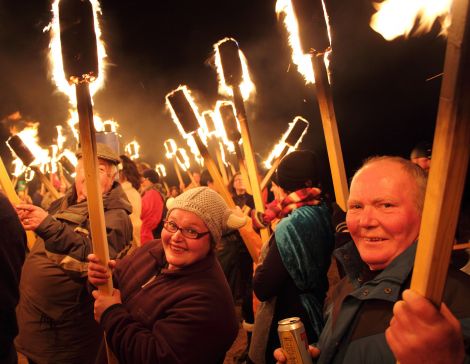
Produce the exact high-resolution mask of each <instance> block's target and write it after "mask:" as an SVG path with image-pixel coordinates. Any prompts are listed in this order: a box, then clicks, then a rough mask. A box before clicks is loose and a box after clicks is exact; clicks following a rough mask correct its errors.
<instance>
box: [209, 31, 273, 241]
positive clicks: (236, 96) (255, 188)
mask: <svg viewBox="0 0 470 364" xmlns="http://www.w3.org/2000/svg"><path fill="white" fill-rule="evenodd" d="M214 48H215V54H216V63H217V64H218V65H219V67H218V73H219V79H220V83H222V84H225V85H226V87H228V88H230V89H231V90H232V93H233V102H234V104H235V110H236V115H237V119H238V122H239V125H240V130H241V135H242V140H243V150H244V153H245V161H246V163H247V167H248V176H249V181H250V184H249V186H251V190H252V192H253V199H254V202H255V207H256V209H257V210H258V211H260V212H263V211H264V203H263V198H262V195H261V189H260V184H259V179H258V178H259V174H258V167H257V165H256V160H255V155H254V152H253V145H252V142H251V136H250V130H249V128H248V122H247V116H246V111H245V105H244V103H243V100H244V97H243V94H242V85H243V83H244V80H246V79H247V78H248V77H247V69H246V66H245V67H244V65H246V63H245V62H242V56H241V51H240V49H239V48H238V43H237V42H236V41H235V40H234V39H231V38H226V39H223V40H222V41H220V42H218V43H217V44H216V45H215V46H214ZM245 99H246V95H245ZM247 186H248V185H247ZM261 238H262V240H263V241H267V240H268V239H269V233H268V231H267V230H266V229H261Z"/></svg>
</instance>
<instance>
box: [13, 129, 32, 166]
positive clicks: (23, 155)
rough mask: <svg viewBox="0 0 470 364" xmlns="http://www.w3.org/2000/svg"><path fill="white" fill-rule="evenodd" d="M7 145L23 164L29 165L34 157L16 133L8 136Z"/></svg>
mask: <svg viewBox="0 0 470 364" xmlns="http://www.w3.org/2000/svg"><path fill="white" fill-rule="evenodd" d="M7 145H8V146H9V147H10V149H11V150H12V151H13V152H14V153H15V154H16V155H17V156H18V158H20V159H21V161H22V162H23V164H24V165H25V166H29V165H30V164H31V163H33V161H34V160H35V159H36V157H35V156H34V155H33V153H31V151H30V150H29V148H28V147H27V146H26V144H24V143H23V141H22V140H21V138H20V137H19V136H18V135H13V136H12V137H10V138H9V139H8V140H7Z"/></svg>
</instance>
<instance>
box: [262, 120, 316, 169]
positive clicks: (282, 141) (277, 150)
mask: <svg viewBox="0 0 470 364" xmlns="http://www.w3.org/2000/svg"><path fill="white" fill-rule="evenodd" d="M299 119H300V120H302V121H304V122H306V123H307V125H308V124H309V123H308V121H307V120H305V119H304V118H303V117H301V116H296V117H295V118H294V121H292V122H291V123H289V127H288V128H287V130H286V131H285V133H284V134H282V137H281V139H280V140H279V142H278V143H277V144H276V145H275V146H274V148H273V149H272V150H271V153H269V156H268V158H266V160H265V161H264V162H263V163H264V165H265V167H266V168H271V167H272V163H273V161H274V160H275V159H276V158H277V157H279V155H280V154H281V152H282V151H283V150H284V147H286V146H288V144H287V143H286V139H287V136H288V135H289V134H290V132H291V130H292V129H293V128H294V125H295V123H296V122H297V120H299ZM307 129H308V128H305V130H304V131H303V133H302V135H301V136H300V138H299V139H298V140H297V142H296V143H295V145H291V146H289V149H288V150H287V154H289V153H291V152H293V151H294V150H296V149H297V147H298V146H299V145H300V143H302V139H303V137H304V135H305V134H306V133H307Z"/></svg>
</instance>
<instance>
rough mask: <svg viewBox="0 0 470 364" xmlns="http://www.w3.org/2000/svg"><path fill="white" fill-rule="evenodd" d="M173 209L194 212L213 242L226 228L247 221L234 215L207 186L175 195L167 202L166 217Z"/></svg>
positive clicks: (236, 226) (228, 228)
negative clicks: (204, 225) (207, 230)
mask: <svg viewBox="0 0 470 364" xmlns="http://www.w3.org/2000/svg"><path fill="white" fill-rule="evenodd" d="M175 209H180V210H184V211H189V212H192V213H194V214H196V215H197V216H198V217H199V218H200V219H201V220H202V221H204V223H205V224H206V226H207V228H208V229H209V231H210V234H211V235H212V238H213V240H214V242H215V243H217V242H219V241H220V238H221V237H222V235H223V234H224V233H226V232H227V231H228V230H233V229H239V228H241V227H242V226H244V225H245V224H246V222H247V220H246V217H245V216H238V215H235V214H234V213H233V211H232V210H230V209H229V207H228V206H227V204H226V203H225V201H224V199H223V198H222V197H221V196H220V195H219V194H218V193H217V192H215V191H214V190H212V189H210V188H208V187H196V188H191V189H189V190H187V191H185V192H183V193H182V194H181V195H179V196H177V197H176V198H175V199H174V200H173V201H171V203H169V206H168V214H167V217H168V216H169V215H170V213H171V211H173V210H175Z"/></svg>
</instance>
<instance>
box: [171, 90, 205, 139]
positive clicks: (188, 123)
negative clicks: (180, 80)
mask: <svg viewBox="0 0 470 364" xmlns="http://www.w3.org/2000/svg"><path fill="white" fill-rule="evenodd" d="M167 100H168V102H169V103H170V105H171V108H172V109H173V111H174V112H175V115H176V117H177V118H178V121H179V122H180V124H181V126H182V127H183V129H184V131H185V133H187V134H190V133H192V132H194V131H196V130H197V129H198V128H199V120H198V118H197V115H196V114H195V112H194V110H193V109H192V107H191V104H190V102H189V100H188V99H187V97H186V94H185V92H184V89H183V88H179V89H177V90H175V91H173V92H172V93H170V94H169V95H167Z"/></svg>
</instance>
